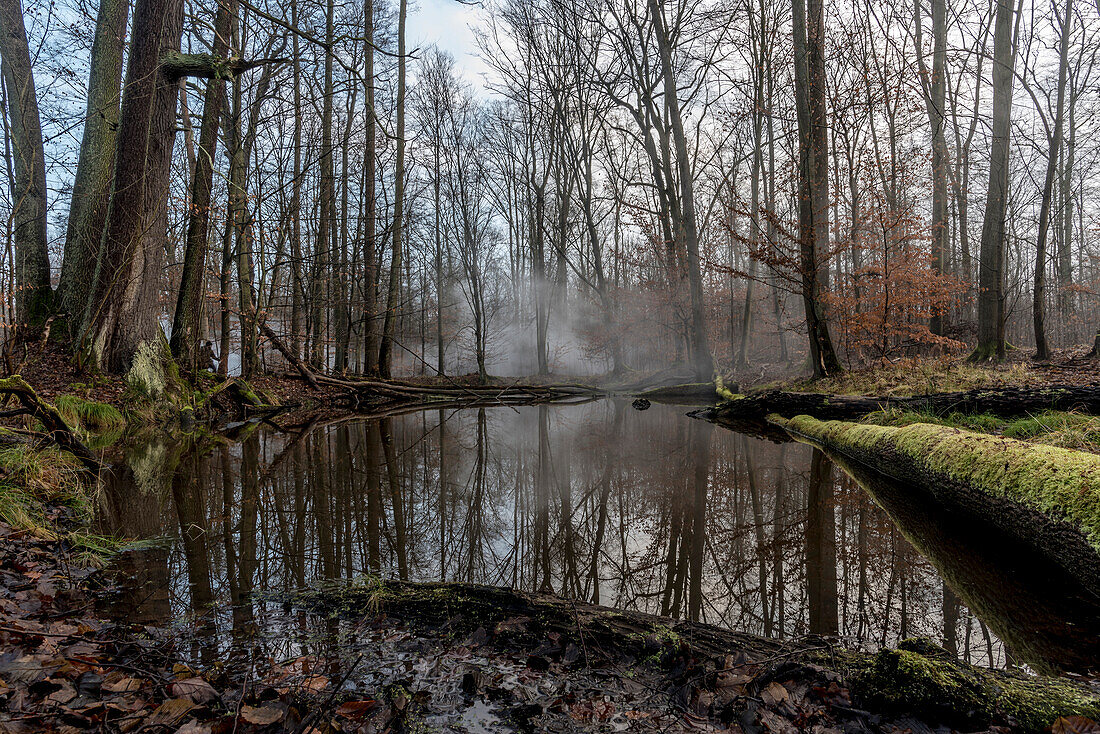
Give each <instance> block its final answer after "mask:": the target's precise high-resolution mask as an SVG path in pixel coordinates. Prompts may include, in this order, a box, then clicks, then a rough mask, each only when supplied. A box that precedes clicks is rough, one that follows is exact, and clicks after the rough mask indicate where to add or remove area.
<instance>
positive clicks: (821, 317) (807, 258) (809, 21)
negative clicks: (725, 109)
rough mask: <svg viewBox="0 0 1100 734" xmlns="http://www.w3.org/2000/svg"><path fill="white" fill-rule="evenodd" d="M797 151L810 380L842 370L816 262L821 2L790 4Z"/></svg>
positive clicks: (823, 248)
mask: <svg viewBox="0 0 1100 734" xmlns="http://www.w3.org/2000/svg"><path fill="white" fill-rule="evenodd" d="M792 7H793V11H794V15H793V26H794V47H795V52H794V66H795V97H796V107H797V114H798V149H799V197H798V198H799V209H798V230H799V240H800V242H799V268H800V270H801V276H802V301H803V305H804V307H805V310H806V328H807V331H808V332H809V337H810V339H809V340H810V361H811V362H812V365H813V371H814V376H815V377H825V376H827V375H833V374H836V373H838V372H840V371H841V367H840V360H839V359H837V356H836V351H835V350H834V349H833V341H832V338H831V336H830V335H829V324H828V321H827V316H826V311H825V302H824V300H823V298H822V297H823V292H822V287H821V271H820V270H819V266H820V263H819V262H818V260H819V258H820V257H821V256H823V255H824V254H825V253H826V252H828V248H829V179H828V176H829V162H828V154H827V152H826V151H827V150H828V141H827V137H826V132H827V130H826V114H825V113H826V110H825V48H824V43H825V15H824V6H823V3H822V0H810V3H809V7H807V3H806V0H792Z"/></svg>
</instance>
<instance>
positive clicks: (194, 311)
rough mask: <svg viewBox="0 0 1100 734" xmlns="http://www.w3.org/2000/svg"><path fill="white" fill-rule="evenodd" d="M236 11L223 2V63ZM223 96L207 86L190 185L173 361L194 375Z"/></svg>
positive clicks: (218, 86)
mask: <svg viewBox="0 0 1100 734" xmlns="http://www.w3.org/2000/svg"><path fill="white" fill-rule="evenodd" d="M236 12H237V9H236V2H235V0H222V1H221V2H219V3H218V13H217V16H216V18H215V20H214V43H213V49H214V55H215V56H217V57H218V58H223V57H224V56H225V55H226V54H227V52H228V51H229V35H230V21H231V19H232V16H234V15H236ZM224 97H225V82H224V80H223V79H218V78H213V79H210V80H208V81H207V82H206V92H205V94H204V95H203V102H202V123H201V124H200V126H199V148H198V152H197V154H196V160H195V175H194V178H193V179H192V181H191V206H190V210H189V212H188V219H187V241H186V244H185V246H184V253H183V273H182V275H181V277H180V289H179V296H178V298H177V299H176V312H175V316H174V318H173V320H172V339H171V342H170V345H171V349H172V356H174V357H175V358H176V360H177V361H178V362H179V363H180V364H181V365H183V366H184V367H186V368H187V369H189V370H191V371H192V372H194V371H197V370H198V369H200V368H202V367H206V365H202V364H200V363H199V356H198V355H199V348H198V346H199V344H198V341H199V335H200V333H201V331H202V326H201V325H202V312H203V305H204V304H203V291H204V290H205V289H204V287H203V286H204V284H205V281H206V251H207V249H208V242H207V238H208V237H209V233H210V203H211V195H212V192H213V188H214V156H215V155H216V154H217V149H218V126H219V124H220V123H221V114H222V100H223V99H224Z"/></svg>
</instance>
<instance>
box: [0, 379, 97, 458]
mask: <svg viewBox="0 0 1100 734" xmlns="http://www.w3.org/2000/svg"><path fill="white" fill-rule="evenodd" d="M0 394H5V395H12V396H14V397H15V398H16V399H18V400H19V403H20V404H21V406H22V407H21V408H19V409H17V410H12V411H5V413H4V415H5V416H13V415H29V416H31V417H33V418H37V419H38V420H39V421H41V423H42V425H43V426H44V427H45V428H46V431H47V432H48V433H49V435H50V438H51V439H53V441H54V443H56V444H57V445H58V447H59V448H61V449H62V450H63V451H67V452H69V453H70V454H72V455H73V456H75V457H76V458H77V459H79V460H80V463H81V464H83V465H84V466H85V467H86V468H87V469H88V470H89V471H91V472H92V473H93V474H98V473H99V470H100V469H101V468H102V465H101V464H100V463H99V460H98V459H96V457H95V455H94V454H93V453H92V452H91V451H90V450H89V449H88V447H87V446H85V445H84V442H83V441H81V440H80V439H79V438H78V437H77V435H76V434H75V433H74V432H73V430H72V429H71V428H69V425H68V424H67V423H65V419H64V418H62V417H61V414H60V413H59V412H57V408H55V407H54V406H53V405H51V404H50V403H48V402H46V401H45V400H43V399H42V398H40V397H39V396H38V393H36V392H35V391H34V388H32V387H31V386H30V385H29V384H28V383H27V381H26V380H24V379H23V378H22V377H20V376H19V375H14V376H12V377H7V378H4V379H0Z"/></svg>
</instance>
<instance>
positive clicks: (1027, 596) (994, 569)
mask: <svg viewBox="0 0 1100 734" xmlns="http://www.w3.org/2000/svg"><path fill="white" fill-rule="evenodd" d="M825 453H826V455H828V456H829V458H830V459H832V460H833V461H834V462H835V463H836V464H837V465H838V466H840V467H841V468H842V469H843V470H844V471H845V472H846V473H847V474H848V475H849V476H851V477H852V478H853V479H855V480H856V482H857V483H858V484H859V485H860V487H862V488H863V490H864V491H866V492H867V494H868V495H870V496H871V498H872V499H873V500H874V501H875V504H876V505H878V506H879V508H881V509H882V510H883V511H884V512H885V513H886V514H887V515H889V517H890V519H891V520H892V521H893V523H894V526H895V527H896V528H897V529H898V530H899V531H900V532H901V534H902V535H903V536H904V537H905V539H906V540H907V541H909V543H910V544H911V545H912V546H913V547H914V548H916V549H917V550H918V551H919V552H920V554H921V555H922V556H924V558H926V559H927V560H928V561H929V562H930V563H931V564H932V565H933V566H934V567H935V569H936V571H937V573H938V574H939V575H940V578H942V579H943V580H944V582H945V583H946V584H947V585H948V587H949V588H950V589H951V590H952V591H953V592H954V593H955V595H956V596H958V597H959V599H961V600H962V602H963V603H964V604H965V605H966V608H967V609H969V610H970V611H971V612H973V613H974V614H976V615H977V616H978V617H979V618H980V619H981V620H982V621H983V622H984V623H985V624H987V625H988V626H989V628H990V629H991V630H992V631H993V632H994V633H995V634H996V635H997V637H998V638H999V639H1000V640H1002V641H1003V642H1004V643H1005V645H1006V646H1007V647H1008V649H1009V650H1010V651H1011V652H1012V655H1013V657H1014V658H1015V659H1017V660H1019V661H1020V662H1023V663H1027V664H1028V665H1030V666H1031V667H1032V668H1033V669H1034V670H1036V671H1038V672H1040V673H1045V674H1058V673H1063V672H1074V673H1081V674H1095V673H1096V672H1097V670H1098V667H1097V666H1098V665H1100V595H1098V594H1097V590H1096V589H1094V588H1090V587H1089V586H1088V585H1087V584H1085V583H1083V580H1082V579H1081V578H1079V577H1077V576H1075V575H1073V574H1070V573H1068V572H1066V571H1065V570H1064V569H1061V568H1059V567H1057V566H1051V565H1050V564H1049V563H1047V562H1046V561H1045V559H1044V558H1042V556H1041V554H1039V553H1036V551H1035V548H1034V546H1033V544H1032V542H1031V541H1032V539H1031V538H1013V537H1010V536H1008V535H1007V534H1005V533H1003V532H1000V531H999V530H998V529H997V528H995V527H993V526H992V525H991V524H990V523H988V522H986V521H985V519H984V518H982V517H975V516H974V515H972V514H971V513H969V512H966V511H963V510H961V509H960V508H954V507H949V506H947V505H945V504H944V503H943V502H940V501H938V500H936V499H935V498H934V497H933V496H932V494H931V493H930V492H928V491H926V490H925V489H924V488H922V487H919V486H917V485H916V484H914V483H912V482H902V481H899V480H898V479H896V478H888V477H886V476H884V475H883V474H881V473H880V472H876V471H874V470H872V469H869V468H868V467H866V466H865V465H863V464H862V463H860V462H858V461H855V460H853V459H849V458H848V457H846V456H844V455H843V454H840V453H838V452H836V451H831V450H829V449H825Z"/></svg>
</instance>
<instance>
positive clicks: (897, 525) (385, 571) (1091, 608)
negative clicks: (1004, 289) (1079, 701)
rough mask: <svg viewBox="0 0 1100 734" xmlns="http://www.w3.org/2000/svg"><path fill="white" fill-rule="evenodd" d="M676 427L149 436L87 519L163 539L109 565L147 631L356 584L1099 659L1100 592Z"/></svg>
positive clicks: (415, 419)
mask: <svg viewBox="0 0 1100 734" xmlns="http://www.w3.org/2000/svg"><path fill="white" fill-rule="evenodd" d="M686 410H687V408H684V407H675V406H658V405H654V406H653V408H652V409H650V410H647V411H644V412H642V411H636V410H633V409H632V408H631V407H630V404H629V403H628V402H625V401H613V400H603V401H596V402H591V403H586V404H582V405H550V406H547V405H542V406H529V407H520V408H488V409H458V410H428V411H421V412H415V413H409V414H406V415H402V416H396V417H389V418H384V419H368V418H356V419H354V420H343V421H338V422H332V423H328V424H323V423H322V424H316V425H314V426H312V427H311V428H310V429H309V430H306V431H300V432H295V433H281V432H279V431H275V430H266V429H265V430H260V431H257V432H255V433H253V434H252V435H250V436H249V437H248V438H246V439H244V440H243V441H240V442H229V441H221V442H213V441H206V442H195V441H192V440H188V439H181V438H180V437H172V438H168V437H164V438H163V439H161V440H151V441H144V442H142V444H141V446H140V447H139V448H134V449H132V450H131V451H130V452H129V454H128V456H127V460H126V463H125V464H124V465H122V466H120V467H117V468H116V470H115V472H114V477H113V479H112V480H111V482H110V483H109V486H108V487H107V490H106V492H105V493H104V496H103V499H102V502H101V507H100V518H99V523H100V525H101V530H103V531H105V532H110V533H117V534H121V535H126V536H129V537H137V538H155V537H167V538H168V540H167V541H166V542H165V543H163V544H161V545H159V546H158V547H154V548H149V549H145V550H142V551H139V552H134V553H131V554H128V555H127V556H126V557H125V558H124V559H123V561H122V563H123V565H124V567H125V568H124V570H125V571H126V572H127V573H128V574H129V575H130V576H132V577H133V580H134V583H135V584H136V586H135V587H134V589H133V591H132V592H131V593H129V594H127V595H126V601H127V602H128V605H129V607H128V608H127V609H126V610H125V613H126V614H127V615H134V614H137V615H139V616H140V617H141V618H143V619H144V620H147V621H150V622H156V623H169V622H172V621H179V620H189V621H191V622H193V623H195V624H196V625H200V626H202V625H205V626H207V627H208V628H210V629H228V628H231V627H234V626H236V625H240V624H244V623H245V622H246V621H247V622H248V623H249V624H255V623H256V621H257V618H256V614H258V613H260V614H262V612H257V610H254V609H251V608H250V604H249V602H248V599H249V595H250V593H251V592H253V591H289V590H293V589H298V588H301V587H303V586H306V585H310V584H313V583H316V582H318V581H321V580H339V579H351V578H354V577H357V576H362V575H364V574H371V573H373V574H381V575H382V576H385V577H394V578H403V579H412V580H435V581H438V580H442V581H462V582H474V583H483V584H492V585H498V586H511V587H517V588H521V589H524V590H532V591H549V592H554V593H557V594H560V595H563V596H565V597H569V598H575V599H578V600H585V601H590V602H595V603H599V604H603V605H607V606H614V607H620V608H626V609H636V610H641V611H645V612H651V613H655V614H662V615H668V616H672V617H680V618H689V619H693V620H698V621H703V622H708V623H711V624H716V625H721V626H725V627H729V628H732V629H736V630H743V631H747V632H752V633H756V634H760V635H766V636H769V637H777V638H785V637H794V636H800V635H806V634H828V635H838V636H840V637H842V638H845V639H846V640H847V641H848V642H849V643H851V644H855V645H859V646H862V647H864V648H868V649H874V648H876V647H878V646H881V645H890V644H893V643H896V642H897V641H898V640H900V639H903V638H906V637H912V636H917V635H921V636H926V637H930V638H932V639H934V640H935V641H937V642H938V643H939V644H941V645H943V646H944V647H946V648H948V649H951V650H953V651H955V652H956V653H957V654H958V655H959V656H960V657H961V658H963V659H965V660H968V661H970V662H972V663H975V664H979V665H990V666H997V667H1003V666H1006V665H1010V664H1014V663H1020V662H1027V663H1031V664H1033V665H1036V666H1038V667H1045V668H1051V667H1055V668H1059V667H1060V668H1066V667H1068V668H1073V669H1082V668H1085V667H1089V666H1090V664H1091V661H1092V660H1095V659H1096V658H1095V657H1093V656H1094V655H1095V654H1096V652H1097V651H1096V649H1095V646H1096V644H1097V643H1096V642H1095V640H1096V639H1097V635H1096V632H1097V631H1098V630H1097V624H1098V622H1097V620H1098V619H1100V615H1098V614H1097V610H1098V607H1097V605H1096V597H1095V594H1094V593H1093V592H1092V591H1090V590H1084V589H1080V588H1076V587H1075V586H1074V584H1073V582H1072V580H1071V579H1063V578H1061V577H1059V576H1058V575H1057V572H1056V571H1053V570H1051V569H1046V568H1035V567H1032V565H1033V563H1032V560H1031V559H1032V554H1029V553H1028V551H1027V549H1025V548H1015V547H1013V546H1012V544H1011V543H1010V542H1008V541H1004V540H1003V539H998V538H995V537H991V536H988V535H987V534H985V533H984V532H983V531H981V530H980V529H978V528H977V527H976V526H975V524H974V523H973V522H972V520H971V519H969V518H959V517H954V516H951V515H950V514H944V513H942V512H939V511H937V509H936V508H933V507H928V506H926V505H925V504H923V503H922V501H921V500H919V498H918V495H919V492H914V491H912V488H899V487H896V486H892V485H889V484H888V483H886V484H884V483H883V482H882V481H881V480H880V479H877V478H875V477H859V478H860V479H861V481H862V485H861V484H857V482H856V481H855V479H853V478H852V476H850V475H849V474H848V473H846V472H845V471H842V470H841V469H840V468H838V467H835V466H834V465H833V463H832V462H831V461H830V460H829V459H828V458H827V457H826V456H825V455H824V454H822V453H821V452H820V451H817V450H816V449H812V448H811V447H809V446H805V445H801V444H795V443H772V442H770V441H766V440H763V439H759V438H754V437H750V436H747V435H743V434H738V433H734V432H732V431H728V430H725V429H723V428H720V427H715V426H712V425H710V424H707V423H704V422H702V421H698V420H693V419H690V418H687V417H685V415H684V414H685V412H686ZM854 473H856V474H858V472H854ZM1029 564H1032V565H1029ZM1048 592H1049V593H1048ZM260 622H261V623H262V620H260ZM1084 640H1091V641H1090V642H1083V641H1084ZM1006 643H1007V644H1006Z"/></svg>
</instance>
